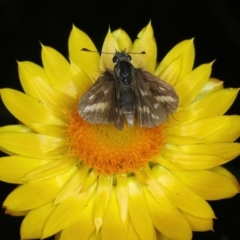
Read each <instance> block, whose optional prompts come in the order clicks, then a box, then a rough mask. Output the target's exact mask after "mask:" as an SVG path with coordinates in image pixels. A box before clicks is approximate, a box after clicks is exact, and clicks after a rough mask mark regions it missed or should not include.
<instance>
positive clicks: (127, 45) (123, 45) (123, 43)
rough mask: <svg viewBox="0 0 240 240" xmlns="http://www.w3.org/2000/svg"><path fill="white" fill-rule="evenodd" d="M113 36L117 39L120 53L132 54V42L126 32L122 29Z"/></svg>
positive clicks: (114, 32) (113, 33)
mask: <svg viewBox="0 0 240 240" xmlns="http://www.w3.org/2000/svg"><path fill="white" fill-rule="evenodd" d="M112 36H113V37H114V38H115V39H116V41H117V44H118V49H119V51H124V50H125V51H126V52H130V50H131V48H132V41H131V39H130V37H129V36H128V35H127V33H126V32H125V31H123V30H122V29H121V28H120V29H118V30H115V31H113V32H112Z"/></svg>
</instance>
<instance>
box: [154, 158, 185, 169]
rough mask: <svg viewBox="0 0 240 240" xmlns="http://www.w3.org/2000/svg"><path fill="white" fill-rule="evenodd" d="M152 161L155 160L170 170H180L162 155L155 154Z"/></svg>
mask: <svg viewBox="0 0 240 240" xmlns="http://www.w3.org/2000/svg"><path fill="white" fill-rule="evenodd" d="M153 160H154V162H155V161H156V162H157V163H158V164H159V165H161V166H163V167H165V168H167V169H172V170H181V168H179V167H178V166H176V165H175V164H174V162H170V161H169V160H168V159H167V158H165V157H164V156H163V155H159V156H156V157H155V158H154V159H153Z"/></svg>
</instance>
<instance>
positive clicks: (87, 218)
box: [60, 197, 96, 240]
mask: <svg viewBox="0 0 240 240" xmlns="http://www.w3.org/2000/svg"><path fill="white" fill-rule="evenodd" d="M94 204H95V198H94V197H92V198H90V199H89V201H88V203H87V204H86V205H85V208H84V209H83V211H82V213H81V214H80V215H79V217H78V219H77V220H76V221H75V222H73V223H71V224H70V225H69V226H68V227H66V228H64V229H63V231H62V233H61V238H60V240H79V236H81V240H89V239H90V238H89V237H90V235H91V234H92V233H93V231H94V230H95V226H94V224H93V209H94ZM73 208H74V209H75V206H73ZM94 236H96V232H94Z"/></svg>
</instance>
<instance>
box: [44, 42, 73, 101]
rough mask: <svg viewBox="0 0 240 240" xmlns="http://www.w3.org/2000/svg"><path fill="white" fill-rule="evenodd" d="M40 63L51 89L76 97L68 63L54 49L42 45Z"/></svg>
mask: <svg viewBox="0 0 240 240" xmlns="http://www.w3.org/2000/svg"><path fill="white" fill-rule="evenodd" d="M42 61H43V66H44V70H45V72H46V74H47V76H48V79H49V81H50V83H51V85H52V87H53V88H54V89H55V90H57V91H59V92H63V93H65V94H67V95H69V96H71V97H76V95H77V90H76V88H75V85H74V84H73V81H72V74H71V68H70V64H69V63H68V61H67V60H66V59H65V58H64V57H63V56H62V55H61V54H60V53H59V52H57V51H56V50H55V49H53V48H50V47H46V46H43V45H42Z"/></svg>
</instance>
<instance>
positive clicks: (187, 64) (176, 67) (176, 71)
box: [155, 39, 195, 86]
mask: <svg viewBox="0 0 240 240" xmlns="http://www.w3.org/2000/svg"><path fill="white" fill-rule="evenodd" d="M194 57H195V50H194V44H193V39H190V40H185V41H182V42H180V43H179V44H177V45H176V46H175V47H173V48H172V49H171V50H170V51H169V53H168V54H167V55H166V56H165V57H164V59H163V60H162V61H161V63H160V64H159V66H158V67H157V69H156V71H155V75H156V76H158V77H159V78H161V79H163V80H164V81H166V82H169V83H170V84H172V85H173V86H175V85H176V83H177V82H178V81H180V80H181V79H183V77H185V76H186V75H187V74H189V73H190V72H191V71H192V67H193V63H194Z"/></svg>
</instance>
